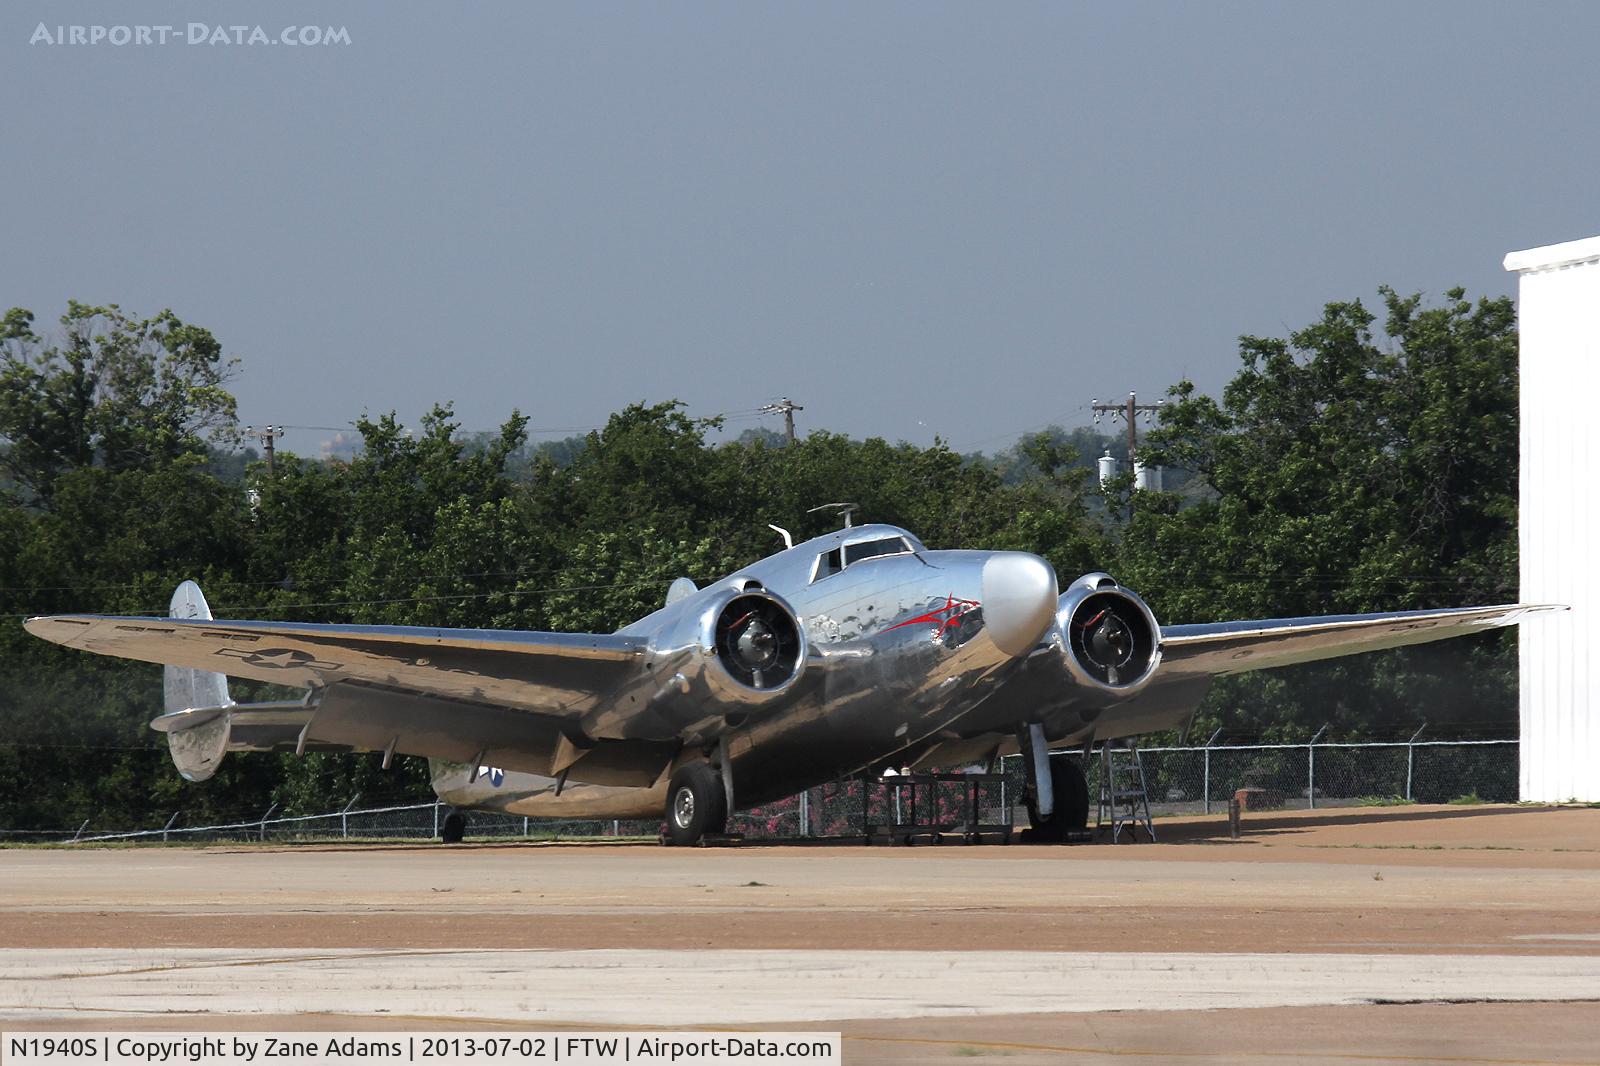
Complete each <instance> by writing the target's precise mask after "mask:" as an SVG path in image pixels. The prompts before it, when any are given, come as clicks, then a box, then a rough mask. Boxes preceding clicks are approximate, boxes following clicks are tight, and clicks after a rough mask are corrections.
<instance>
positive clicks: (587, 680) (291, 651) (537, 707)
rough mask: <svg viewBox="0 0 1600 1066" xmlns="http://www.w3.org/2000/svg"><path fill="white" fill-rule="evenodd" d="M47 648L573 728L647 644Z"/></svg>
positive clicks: (87, 644)
mask: <svg viewBox="0 0 1600 1066" xmlns="http://www.w3.org/2000/svg"><path fill="white" fill-rule="evenodd" d="M24 626H25V627H26V628H27V630H28V632H30V633H32V634H34V635H35V636H38V637H43V638H44V639H45V640H49V641H54V642H55V643H57V644H63V645H66V646H67V647H69V648H77V649H79V650H82V651H89V652H94V653H96V654H99V655H114V656H119V657H121V658H125V659H137V660H141V661H143V662H149V663H162V664H165V665H168V666H181V667H189V668H192V669H196V670H206V671H211V672H214V673H219V674H227V675H229V676H232V677H243V678H248V679H250V680H254V681H268V682H272V683H274V684H279V685H290V686H296V687H301V688H327V687H330V686H333V685H338V684H341V683H343V682H359V683H363V684H367V685H381V686H384V687H386V688H390V689H394V690H400V691H405V692H414V693H422V694H427V695H430V696H439V697H443V698H446V699H451V700H459V701H464V702H470V703H478V704H492V705H495V706H498V707H505V708H512V709H515V710H518V711H525V712H532V713H535V714H541V715H548V716H551V717H555V718H562V719H571V718H577V717H578V716H580V715H582V714H583V713H584V712H586V711H588V710H590V709H591V708H593V707H594V706H596V705H597V704H598V703H600V702H601V701H603V700H604V699H605V698H606V697H607V696H608V695H609V694H611V693H612V692H613V691H615V690H616V689H617V688H619V687H620V686H621V685H623V684H624V683H625V682H626V681H628V680H630V679H631V678H633V677H635V676H637V673H638V671H639V669H640V666H641V664H642V662H643V659H644V655H645V646H644V644H643V642H641V641H640V640H639V639H637V638H635V637H628V636H621V635H616V634H589V633H581V634H580V633H537V632H526V631H514V630H489V629H431V628H423V627H415V626H352V625H318V624H310V623H300V622H256V621H213V620H209V619H179V618H144V617H118V616H108V615H50V616H43V617H37V618H30V619H28V620H27V621H26V622H25V623H24Z"/></svg>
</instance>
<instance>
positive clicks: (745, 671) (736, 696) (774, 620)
mask: <svg viewBox="0 0 1600 1066" xmlns="http://www.w3.org/2000/svg"><path fill="white" fill-rule="evenodd" d="M699 622H700V633H699V638H700V640H699V643H700V646H701V649H702V653H703V654H705V655H706V656H707V657H708V658H709V659H710V660H711V661H709V662H707V663H706V664H705V675H704V676H705V680H706V682H707V684H708V685H709V686H710V687H711V688H712V689H714V690H716V691H717V693H718V695H720V696H722V697H723V698H725V699H728V700H730V701H732V702H741V703H761V702H765V701H766V700H768V699H771V698H773V697H775V696H779V695H781V694H783V693H784V692H786V691H788V690H789V689H790V688H792V687H793V686H794V684H795V682H796V681H798V680H799V679H800V675H801V673H802V672H804V670H805V665H806V654H807V652H808V650H809V649H808V647H807V643H806V634H805V630H804V629H803V628H802V627H801V625H800V620H799V619H798V618H797V617H796V616H795V612H794V609H793V608H792V607H790V606H789V604H788V603H787V602H786V601H785V600H784V599H783V598H782V597H781V596H777V595H775V594H773V593H771V592H768V591H766V590H765V589H747V590H745V591H740V592H732V593H730V594H728V595H726V596H720V597H717V598H716V599H714V600H712V601H711V603H710V604H708V605H707V607H706V609H705V610H704V611H703V612H702V613H701V614H700V617H699Z"/></svg>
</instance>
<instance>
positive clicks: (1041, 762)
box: [1017, 725, 1089, 844]
mask: <svg viewBox="0 0 1600 1066" xmlns="http://www.w3.org/2000/svg"><path fill="white" fill-rule="evenodd" d="M1017 743H1018V745H1019V746H1020V747H1021V748H1022V765H1023V767H1024V769H1025V770H1026V772H1027V775H1028V786H1027V789H1026V790H1025V792H1024V796H1025V798H1026V800H1027V805H1028V825H1029V828H1028V829H1026V830H1024V831H1023V833H1022V839H1023V840H1025V841H1029V842H1031V843H1045V844H1064V843H1066V842H1067V841H1068V840H1069V839H1071V837H1072V835H1073V834H1076V833H1082V832H1084V831H1086V830H1087V829H1088V827H1089V782H1088V780H1087V779H1086V778H1085V777H1084V776H1083V769H1082V767H1080V766H1079V765H1078V762H1077V760H1076V759H1074V758H1073V757H1072V756H1071V755H1065V754H1060V755H1051V754H1049V751H1048V749H1047V748H1046V746H1045V739H1044V730H1043V729H1041V728H1040V727H1039V726H1037V725H1029V726H1025V727H1024V728H1022V729H1020V730H1018V732H1017Z"/></svg>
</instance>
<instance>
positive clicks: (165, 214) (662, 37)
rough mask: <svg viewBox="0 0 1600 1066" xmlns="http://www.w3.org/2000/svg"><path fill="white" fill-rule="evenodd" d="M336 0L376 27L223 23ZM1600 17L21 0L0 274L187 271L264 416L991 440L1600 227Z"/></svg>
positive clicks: (11, 298)
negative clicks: (796, 407) (657, 405)
mask: <svg viewBox="0 0 1600 1066" xmlns="http://www.w3.org/2000/svg"><path fill="white" fill-rule="evenodd" d="M41 23H42V24H43V25H44V27H45V31H44V33H43V34H41V32H40V24H41ZM193 24H199V30H198V38H197V39H196V40H195V43H190V39H191V38H193V37H196V30H195V26H194V25H193ZM73 25H78V26H82V27H85V31H84V32H85V34H86V36H87V34H88V33H89V32H90V31H91V30H92V28H93V27H96V26H100V27H104V28H105V29H106V31H107V34H108V36H109V35H110V32H111V30H112V28H113V27H119V26H127V27H130V29H129V30H128V31H127V32H129V33H130V34H132V33H134V32H136V30H135V29H134V28H135V27H138V26H141V25H143V26H148V27H151V28H152V29H151V40H152V43H151V44H148V45H140V44H137V43H129V44H126V45H113V44H111V43H110V42H109V40H107V41H101V42H99V43H86V44H76V45H75V44H72V43H70V32H71V31H70V28H71V26H73ZM306 25H312V26H316V27H321V28H328V27H331V28H333V29H334V30H336V31H341V32H339V33H337V34H335V35H333V36H334V37H335V43H333V44H320V45H312V44H300V45H295V46H290V45H286V44H283V43H281V42H280V43H277V44H269V43H261V44H248V43H245V44H239V43H227V44H224V43H220V42H217V43H202V42H201V40H200V39H206V40H208V41H209V40H212V39H214V38H215V37H216V36H217V34H216V28H217V27H219V26H220V27H224V29H223V30H222V34H221V35H222V36H224V37H232V36H233V35H234V31H232V30H231V29H228V27H233V26H245V27H252V28H253V27H256V26H259V27H260V28H261V31H262V37H263V38H265V39H266V40H267V41H272V40H278V39H279V38H281V36H282V32H283V30H284V28H285V27H288V26H306ZM162 26H170V27H172V29H171V30H170V31H169V33H168V38H169V39H168V41H167V43H165V44H160V43H156V39H157V38H158V37H160V36H161V33H160V27H162ZM297 32H299V33H300V36H301V38H302V39H303V38H304V37H305V36H307V35H306V34H305V33H304V32H303V31H297ZM248 34H249V31H248V30H247V31H245V36H246V37H248ZM61 37H66V38H68V43H60V42H59V40H58V38H61ZM340 38H345V39H347V41H346V40H345V39H340ZM1597 39H1600V5H1596V4H1592V3H1518V4H1512V3H1492V4H1490V3H1473V2H1467V0H1455V2H1451V3H1421V2H1412V3H1405V4H1394V3H1388V2H1385V3H1337V4H1335V3H1322V4H1310V3H1155V4H1152V3H1114V4H1113V3H1107V4H1080V3H1051V4H1030V3H1007V4H1003V5H996V4H977V3H972V4H946V3H892V2H878V3H871V4H856V3H839V4H833V3H798V2H796V3H778V4H773V3H751V2H738V3H696V2H680V3H673V4H664V3H650V4H645V3H614V4H590V3H541V4H527V3H516V4H511V3H505V4H490V3H477V4H461V5H414V4H402V3H356V2H350V3H341V4H336V5H329V4H316V5H304V4H300V5H297V4H293V3H273V4H242V3H227V4H222V3H198V2H197V3H178V4H168V3H140V2H116V3H77V4H72V5H60V4H53V3H48V4H47V3H42V2H36V0H14V2H11V3H8V4H6V5H5V6H4V8H3V9H0V100H3V101H4V106H0V135H3V139H0V145H3V148H0V152H3V155H0V164H3V167H0V223H3V227H0V233H3V234H4V251H5V254H4V255H3V256H0V306H4V307H11V306H21V307H26V308H29V309H31V310H33V311H34V312H35V313H36V314H37V315H38V317H39V320H40V322H41V323H44V324H46V325H50V324H53V323H54V320H55V319H56V318H57V317H58V316H59V315H60V314H61V313H62V312H63V311H64V310H65V308H66V304H67V301H68V300H69V299H76V300H80V301H85V302H90V303H118V304H120V305H121V306H122V307H123V309H124V310H126V311H129V312H133V313H136V314H138V315H140V316H143V315H148V314H153V313H155V312H157V311H159V310H160V309H162V308H167V307H170V308H172V309H173V310H174V311H175V312H176V313H177V314H178V315H179V316H180V317H181V318H183V319H184V320H185V321H190V322H194V323H197V324H200V325H203V326H206V327H208V328H209V329H211V330H212V331H213V332H214V333H215V334H216V335H217V337H218V338H219V339H220V340H221V341H222V343H223V346H224V347H225V349H226V350H227V351H228V352H229V353H231V354H232V355H235V356H237V357H239V359H240V360H241V365H240V369H239V373H238V375H237V377H236V378H235V379H234V380H233V382H232V388H233V391H234V393H235V395H236V396H237V397H238V400H239V413H240V417H241V420H242V421H244V422H250V423H255V424H257V425H259V424H263V423H269V422H270V423H277V424H283V425H288V426H296V427H298V426H306V427H341V426H348V424H349V423H350V421H351V420H352V419H354V418H356V417H358V416H360V415H362V414H363V413H366V414H372V415H376V414H379V413H382V412H386V411H390V410H393V411H395V412H397V413H398V415H399V417H400V418H401V419H402V420H403V421H405V422H407V423H408V424H414V423H415V422H416V420H417V418H418V416H419V415H420V414H421V413H422V412H423V411H425V410H427V409H428V408H429V407H431V406H432V405H433V404H434V403H436V402H441V401H450V402H453V403H454V405H455V410H456V413H457V416H458V418H459V420H460V421H461V422H462V424H463V426H464V428H466V429H469V430H479V429H489V428H492V427H494V426H496V425H498V424H499V423H500V422H501V421H503V420H504V419H505V418H506V417H507V416H508V415H509V414H510V413H511V412H512V410H513V409H514V408H515V409H519V410H521V411H522V412H523V413H525V414H527V415H528V416H529V418H530V420H531V425H532V427H533V429H534V430H535V431H536V433H535V436H536V437H552V436H554V437H559V436H564V435H567V434H569V433H572V432H583V431H586V430H587V429H589V428H592V427H596V426H599V425H602V424H603V423H604V422H605V420H606V418H607V416H608V415H609V414H610V413H611V412H613V411H615V410H618V409H619V408H621V407H622V406H624V405H626V404H628V403H632V402H636V401H648V402H659V401H663V400H668V399H679V400H682V401H683V402H684V403H685V404H687V406H688V410H689V411H690V413H691V414H695V415H700V416H709V415H715V414H729V415H730V422H729V427H730V429H731V430H732V431H735V432H736V431H738V430H740V429H743V428H748V427H750V426H758V425H764V426H767V427H768V428H772V429H781V428H782V420H781V418H776V417H770V416H768V417H762V416H760V415H757V414H755V413H753V412H754V411H755V409H757V408H758V407H760V406H761V405H762V404H764V403H767V402H770V401H772V400H774V399H776V398H778V397H781V396H789V397H792V398H793V399H794V400H795V402H797V403H800V404H802V405H804V408H805V409H804V411H802V412H800V413H799V414H798V415H797V424H798V429H799V431H800V432H801V433H806V432H809V431H810V430H813V429H827V430H832V431H835V432H842V433H848V434H851V435H853V436H858V437H863V436H873V435H877V436H884V437H887V438H889V439H891V440H897V439H903V440H908V441H911V442H914V443H917V444H924V445H925V444H929V443H931V442H932V441H933V439H934V438H935V436H936V435H937V436H938V437H940V438H942V439H943V440H945V441H946V442H948V443H950V444H951V445H953V446H955V447H957V448H958V449H961V450H964V451H965V450H986V451H990V450H997V449H1000V448H1003V447H1005V446H1007V445H1009V444H1010V443H1011V442H1012V441H1014V440H1015V438H1016V437H1017V436H1018V435H1019V434H1021V433H1023V432H1026V431H1028V430H1031V429H1035V428H1039V427H1041V426H1044V425H1047V424H1051V423H1057V424H1062V425H1067V426H1073V425H1081V424H1085V423H1086V422H1087V421H1088V420H1089V417H1090V413H1089V411H1088V405H1089V404H1090V402H1091V401H1092V400H1094V399H1096V398H1099V399H1101V400H1105V399H1107V398H1114V397H1125V396H1126V394H1127V393H1128V392H1129V391H1131V390H1136V391H1138V393H1139V394H1140V399H1141V401H1146V400H1149V399H1154V398H1156V397H1157V396H1159V395H1160V394H1161V393H1163V392H1164V391H1165V389H1166V388H1167V387H1168V386H1170V385H1171V384H1173V383H1174V382H1175V381H1177V380H1179V379H1180V378H1182V377H1184V376H1188V377H1190V378H1191V379H1192V380H1194V381H1195V382H1196V383H1197V384H1198V385H1199V387H1200V388H1201V389H1202V390H1205V391H1208V392H1213V393H1214V392H1216V391H1217V390H1220V388H1221V387H1222V386H1223V385H1224V384H1225V383H1226V382H1227V381H1228V380H1229V379H1230V378H1231V377H1232V375H1233V374H1234V373H1235V371H1236V370H1237V369H1238V366H1239V358H1238V345H1237V338H1238V336H1239V335H1240V334H1256V335H1274V336H1282V335H1284V334H1286V333H1287V332H1288V331H1289V330H1291V329H1294V328H1298V327H1300V326H1303V325H1306V324H1308V323H1309V322H1310V321H1312V320H1313V319H1314V318H1315V317H1316V316H1317V315H1318V314H1319V312H1320V309H1321V307H1322V305H1323V304H1324V303H1326V302H1328V301H1331V300H1342V299H1349V298H1353V297H1361V298H1364V299H1366V300H1368V301H1369V303H1370V302H1371V301H1374V300H1375V299H1376V289H1377V287H1378V286H1379V285H1380V284H1388V285H1392V286H1394V287H1395V288H1397V289H1399V290H1401V291H1403V292H1414V291H1420V292H1423V293H1426V294H1429V295H1431V296H1433V297H1438V296H1439V295H1440V294H1442V293H1443V292H1444V291H1445V290H1447V289H1449V288H1451V287H1453V286H1456V285H1460V286H1464V287H1465V288H1466V289H1467V291H1468V292H1469V294H1471V295H1473V296H1478V295H1491V296H1493V295H1502V294H1514V292H1515V276H1514V275H1510V274H1507V273H1506V272H1505V271H1504V270H1503V269H1502V266H1501V260H1502V258H1503V256H1504V255H1505V253H1506V252H1508V251H1511V250H1514V249H1520V248H1528V247H1534V246H1539V245H1544V244H1551V243H1557V242H1561V241H1567V240H1574V239H1578V238H1582V237H1588V236H1593V235H1595V234H1597V233H1600V197H1597V194H1596V181H1595V175H1596V174H1600V136H1596V135H1595V128H1596V127H1595V120H1596V104H1595V100H1596V96H1595V77H1594V74H1593V45H1594V41H1595V40H1597ZM330 435H331V434H330V433H329V432H328V431H326V430H321V429H316V428H309V429H294V430H291V431H289V434H288V436H287V437H286V439H285V440H284V441H283V444H282V446H283V447H286V448H289V449H291V450H295V451H300V452H304V453H314V452H315V451H316V449H317V446H318V443H319V441H320V440H321V439H323V438H326V437H328V436H330Z"/></svg>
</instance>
